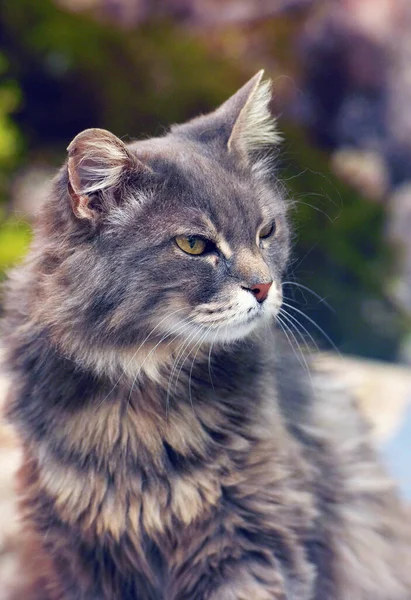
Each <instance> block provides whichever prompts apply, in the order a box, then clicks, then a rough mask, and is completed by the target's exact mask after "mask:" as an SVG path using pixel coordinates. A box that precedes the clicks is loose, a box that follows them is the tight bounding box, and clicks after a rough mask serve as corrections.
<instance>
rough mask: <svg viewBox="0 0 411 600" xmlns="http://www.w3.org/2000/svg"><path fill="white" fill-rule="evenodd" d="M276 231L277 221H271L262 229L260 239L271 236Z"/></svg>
mask: <svg viewBox="0 0 411 600" xmlns="http://www.w3.org/2000/svg"><path fill="white" fill-rule="evenodd" d="M274 232H275V221H273V222H272V223H269V224H268V225H264V227H263V228H262V229H261V231H260V234H259V235H260V240H263V239H265V238H268V237H270V235H273V233H274Z"/></svg>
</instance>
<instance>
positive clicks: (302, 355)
mask: <svg viewBox="0 0 411 600" xmlns="http://www.w3.org/2000/svg"><path fill="white" fill-rule="evenodd" d="M276 319H277V321H278V323H279V324H280V327H281V329H282V330H283V332H284V335H285V337H286V338H287V340H288V343H289V344H290V346H291V348H292V350H293V352H294V354H295V357H296V359H297V360H298V362H299V363H300V365H301V368H302V369H305V370H306V371H307V373H308V374H309V375H310V369H309V367H308V363H307V361H306V358H305V356H304V353H303V352H302V350H301V348H300V344H299V343H298V340H297V338H296V337H295V335H294V333H293V332H292V331H291V329H290V328H289V327H288V326H287V324H286V323H284V321H282V319H281V317H280V315H277V317H276ZM287 332H288V333H289V334H290V335H291V336H292V338H293V340H294V342H295V344H296V346H297V348H298V350H299V351H300V355H301V358H302V359H303V362H304V364H303V363H302V362H301V360H300V358H299V355H298V354H297V352H296V350H295V347H294V344H293V343H292V342H291V340H290V338H289V337H288V334H287Z"/></svg>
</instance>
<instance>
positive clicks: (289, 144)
mask: <svg viewBox="0 0 411 600" xmlns="http://www.w3.org/2000/svg"><path fill="white" fill-rule="evenodd" d="M261 68H264V69H265V70H266V74H267V75H268V76H269V77H271V78H272V79H273V82H274V99H273V106H272V108H273V112H274V113H275V114H277V115H278V117H279V126H280V129H281V130H282V131H283V133H284V142H283V144H282V152H281V156H280V159H279V162H278V164H277V174H278V177H279V178H280V179H281V180H282V181H283V182H284V185H285V187H286V189H287V190H288V192H287V193H288V194H289V196H290V198H291V199H292V200H293V202H294V207H293V210H292V217H293V220H294V224H295V232H296V235H295V240H294V254H293V262H292V265H291V268H290V272H289V274H288V276H287V280H288V281H289V282H290V283H289V285H288V286H287V292H286V294H287V297H288V298H289V300H287V302H290V303H291V304H292V305H293V306H294V307H295V308H296V309H297V311H295V310H294V312H293V313H292V314H293V315H294V318H296V319H298V321H300V324H299V325H297V323H296V322H294V325H295V326H296V328H297V329H298V331H297V330H295V331H294V332H293V335H294V336H295V337H296V338H297V339H298V340H300V339H301V343H303V341H302V338H301V337H300V336H303V337H304V338H307V337H309V336H310V335H312V336H314V338H315V340H316V341H317V343H318V344H319V346H320V348H321V349H323V350H328V349H330V340H331V341H332V342H333V344H335V346H336V347H337V348H338V350H339V351H340V352H341V353H342V354H343V356H345V355H350V356H351V357H352V356H355V357H357V358H355V359H353V358H347V359H345V358H342V359H339V360H337V361H336V360H334V359H333V358H332V357H330V356H328V355H325V359H324V360H325V362H326V365H327V368H328V367H329V366H330V365H332V367H333V368H334V367H335V368H337V369H338V370H339V372H340V374H341V376H343V377H348V378H349V380H350V384H352V385H353V386H354V387H356V389H357V391H358V394H359V397H361V399H362V405H363V407H364V409H365V412H366V413H367V414H368V415H369V416H370V418H371V420H373V423H374V430H375V432H376V435H377V437H378V440H379V443H380V444H381V447H383V449H384V452H385V456H386V460H387V461H388V462H389V463H390V466H391V468H392V469H393V471H394V473H395V475H396V476H397V477H398V478H399V479H401V484H402V485H403V489H404V490H405V491H406V493H407V494H409V496H410V497H411V477H410V472H409V469H410V468H409V466H408V465H409V456H410V455H411V442H410V440H411V408H410V397H411V375H410V371H409V369H408V367H407V365H408V366H409V365H411V234H410V231H411V2H410V1H409V0H328V1H327V0H36V1H35V2H33V0H2V1H1V4H0V77H1V80H0V220H1V226H0V276H1V277H4V273H5V271H6V270H7V269H8V268H9V267H10V266H11V265H13V264H14V263H15V262H16V261H18V260H19V259H20V258H21V257H22V256H23V255H24V253H25V251H26V248H27V245H28V243H29V240H30V225H31V223H32V219H33V214H34V213H35V212H36V210H37V209H38V207H39V205H40V204H41V202H42V200H43V198H44V196H45V195H46V193H47V186H48V185H49V181H50V178H51V177H52V176H53V174H54V173H55V171H56V168H57V167H58V166H59V165H60V164H61V163H62V161H63V160H64V158H65V148H66V147H67V145H68V143H69V142H70V140H71V139H72V138H73V137H74V136H75V135H76V134H77V133H78V132H79V131H81V130H82V129H85V128H87V127H102V128H106V129H109V130H111V131H112V132H113V133H115V134H116V135H117V136H120V137H122V138H123V139H133V138H139V137H146V136H150V135H155V134H161V133H162V132H164V131H165V129H166V128H167V126H169V125H170V124H172V123H174V122H180V121H184V120H185V119H188V118H190V117H192V116H194V115H197V114H198V113H200V112H206V111H209V110H212V109H214V108H215V107H216V106H217V105H218V104H219V103H221V102H222V101H224V100H225V99H226V98H227V97H228V96H230V94H232V93H234V92H235V91H236V90H237V89H238V88H239V87H240V86H241V85H242V84H243V83H244V82H245V81H247V79H248V78H249V77H251V76H252V75H253V74H254V73H255V72H256V71H258V70H259V69H261ZM296 282H298V283H299V284H301V286H304V287H299V286H297V285H295V283H296ZM309 290H312V292H314V293H312V292H311V291H309ZM298 311H300V312H298ZM333 361H334V362H335V364H334V362H333ZM370 361H371V362H370ZM372 361H380V362H378V363H376V362H372ZM407 456H408V460H406V457H407Z"/></svg>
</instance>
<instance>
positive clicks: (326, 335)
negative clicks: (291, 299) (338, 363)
mask: <svg viewBox="0 0 411 600" xmlns="http://www.w3.org/2000/svg"><path fill="white" fill-rule="evenodd" d="M283 305H284V306H286V307H287V308H291V309H292V310H295V311H296V312H298V314H299V315H301V316H302V317H305V318H306V319H307V321H309V322H310V323H311V324H312V325H313V326H314V327H315V328H316V329H317V331H319V332H320V333H321V334H322V335H323V336H324V338H325V339H326V340H327V342H328V343H329V344H330V345H331V346H332V348H333V349H334V350H335V352H336V353H337V354H338V356H341V354H340V351H339V350H338V348H337V346H336V345H335V344H334V342H333V341H332V339H331V338H330V336H329V335H328V334H326V333H325V331H324V329H322V328H321V327H320V326H319V325H318V324H317V323H316V322H315V321H314V320H313V319H311V317H309V316H308V315H306V314H305V313H303V311H302V310H300V309H298V308H296V307H295V306H292V304H288V303H287V302H283Z"/></svg>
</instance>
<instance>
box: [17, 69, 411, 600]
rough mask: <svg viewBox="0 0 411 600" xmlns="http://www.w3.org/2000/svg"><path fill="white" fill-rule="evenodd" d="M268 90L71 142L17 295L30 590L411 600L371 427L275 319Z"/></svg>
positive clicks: (158, 598) (279, 258)
mask: <svg viewBox="0 0 411 600" xmlns="http://www.w3.org/2000/svg"><path fill="white" fill-rule="evenodd" d="M270 98H271V92H270V84H269V82H263V81H262V73H259V74H257V75H256V76H255V77H254V78H253V79H251V80H250V81H249V82H248V83H247V84H246V85H245V86H244V87H243V88H241V89H240V90H239V91H238V92H237V93H236V94H235V95H234V96H233V97H232V98H230V99H229V100H228V101H227V102H226V103H225V104H223V105H222V106H221V107H220V108H218V109H217V110H216V111H215V112H214V113H212V114H209V115H205V116H202V117H199V118H196V119H194V120H192V121H190V122H188V123H186V124H183V125H178V126H174V127H172V128H171V131H170V132H169V133H168V134H167V135H165V136H164V137H161V138H156V139H151V140H147V141H139V142H135V143H132V144H129V145H126V144H124V143H123V142H122V141H121V140H120V139H118V138H117V137H115V136H114V135H113V134H111V133H109V132H107V131H102V130H99V129H89V130H87V131H84V132H83V133H80V134H79V135H78V136H77V137H76V138H75V139H74V140H73V141H72V142H71V144H70V146H69V148H68V161H67V163H66V164H65V165H64V167H63V168H62V170H61V171H60V173H59V175H58V176H57V178H56V180H55V183H54V188H53V192H52V194H51V195H50V198H49V199H48V201H47V202H46V204H45V205H44V207H43V209H42V212H41V214H40V216H39V218H38V222H37V225H36V227H35V236H34V241H33V244H32V248H31V251H30V253H29V255H28V258H27V259H26V261H25V263H24V265H23V266H22V267H20V268H18V269H17V270H16V271H15V272H14V274H13V275H12V276H11V278H10V282H9V284H8V291H7V294H6V312H7V318H6V322H5V329H6V343H7V364H8V367H9V370H10V371H11V376H12V378H13V386H12V388H13V389H12V394H11V397H10V398H9V404H8V415H9V418H10V419H11V421H12V422H13V423H14V424H15V426H16V427H17V429H18V432H19V435H20V437H21V440H22V444H23V447H24V458H25V460H24V465H23V467H22V469H21V472H20V475H19V489H20V493H21V510H22V515H23V518H24V525H25V536H26V537H25V540H26V541H25V554H24V570H25V572H26V573H28V577H29V579H30V585H29V589H27V590H26V591H25V593H24V595H23V596H21V598H23V597H24V598H25V599H26V598H27V599H28V598H37V599H39V600H40V599H41V600H274V599H275V600H280V599H281V600H282V599H284V600H285V599H287V600H291V599H292V600H309V599H315V600H410V599H411V533H410V526H409V524H408V522H407V516H406V513H405V509H404V508H402V507H401V506H400V502H399V500H398V498H397V495H396V492H395V490H394V489H393V485H392V483H391V481H390V480H389V479H388V478H387V477H386V475H385V474H384V472H383V470H382V469H381V468H380V466H379V464H378V461H377V460H376V457H375V455H374V452H373V450H372V449H371V445H370V444H369V441H368V433H367V429H366V427H365V425H364V424H363V422H362V421H361V419H360V417H359V415H358V414H357V412H356V410H355V408H354V407H353V405H352V403H351V401H350V400H349V398H348V397H347V396H346V394H345V393H344V391H342V390H340V389H338V388H337V387H336V386H334V387H333V385H332V384H331V383H329V384H327V382H325V380H324V379H322V378H321V377H318V376H317V375H316V374H315V373H313V374H312V375H311V376H309V375H307V373H306V371H305V370H304V369H303V368H302V367H301V365H300V364H299V362H298V361H297V360H296V358H295V356H294V354H293V352H292V351H290V350H289V347H288V344H287V342H286V341H284V340H283V338H282V336H281V335H280V332H279V331H278V330H277V327H276V317H277V316H278V314H279V311H280V307H281V302H282V293H281V290H282V286H281V280H282V275H283V273H284V270H285V268H286V266H287V261H288V256H289V238H290V233H289V223H288V220H287V202H286V200H285V199H284V198H283V197H282V195H281V186H280V185H279V183H278V181H276V179H275V177H274V175H273V173H272V169H270V161H269V159H267V152H268V151H269V149H270V147H272V146H275V145H276V144H277V142H278V140H279V136H278V133H277V130H276V126H275V122H274V119H273V118H272V116H271V115H270V112H269V108H268V106H269V102H270Z"/></svg>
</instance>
